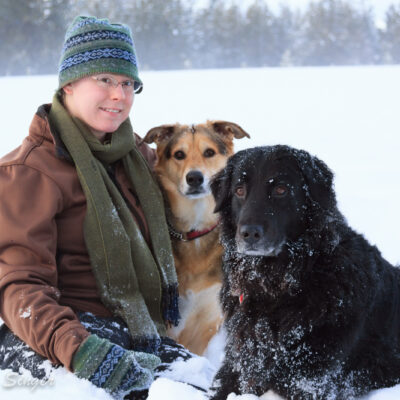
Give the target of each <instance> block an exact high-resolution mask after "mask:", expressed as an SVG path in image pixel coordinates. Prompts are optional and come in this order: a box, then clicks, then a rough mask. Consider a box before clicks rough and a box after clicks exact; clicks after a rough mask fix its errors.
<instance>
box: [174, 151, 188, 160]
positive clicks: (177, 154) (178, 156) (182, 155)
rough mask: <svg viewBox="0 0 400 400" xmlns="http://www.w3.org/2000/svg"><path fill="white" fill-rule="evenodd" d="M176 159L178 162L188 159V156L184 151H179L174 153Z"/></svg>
mask: <svg viewBox="0 0 400 400" xmlns="http://www.w3.org/2000/svg"><path fill="white" fill-rule="evenodd" d="M174 157H175V158H176V159H177V160H183V159H184V158H185V157H186V154H185V153H184V152H183V151H182V150H178V151H176V152H175V153H174Z"/></svg>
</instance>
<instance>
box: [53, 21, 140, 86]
mask: <svg viewBox="0 0 400 400" xmlns="http://www.w3.org/2000/svg"><path fill="white" fill-rule="evenodd" d="M106 72H109V73H114V74H118V75H126V76H129V77H130V78H132V79H133V80H134V81H135V92H136V93H139V92H141V90H142V88H143V83H142V81H141V80H140V78H139V74H138V64H137V59H136V54H135V46H134V43H133V39H132V34H131V30H130V29H129V27H128V26H126V25H123V24H111V23H110V22H109V21H108V20H107V19H98V18H96V17H84V16H79V17H76V18H75V19H74V20H73V22H72V24H71V25H70V26H69V27H68V29H67V32H66V34H65V41H64V47H63V49H62V54H61V58H60V64H59V69H58V82H59V88H62V87H63V86H65V85H67V84H68V83H70V82H73V81H76V80H78V79H80V78H82V77H84V76H88V75H93V74H99V73H106Z"/></svg>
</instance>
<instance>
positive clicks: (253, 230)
mask: <svg viewBox="0 0 400 400" xmlns="http://www.w3.org/2000/svg"><path fill="white" fill-rule="evenodd" d="M239 234H240V236H241V237H242V238H243V240H244V241H245V242H246V243H247V244H255V243H257V242H258V241H259V240H260V239H261V238H262V237H263V235H264V229H263V227H262V226H261V225H242V226H241V227H240V229H239Z"/></svg>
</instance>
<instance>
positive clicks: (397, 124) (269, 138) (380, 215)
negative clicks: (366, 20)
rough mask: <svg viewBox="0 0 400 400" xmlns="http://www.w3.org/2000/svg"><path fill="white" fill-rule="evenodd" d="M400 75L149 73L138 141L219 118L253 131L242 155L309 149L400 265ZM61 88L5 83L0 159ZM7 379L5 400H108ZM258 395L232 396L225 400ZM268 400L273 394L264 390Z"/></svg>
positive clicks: (346, 209) (67, 384)
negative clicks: (168, 127) (282, 147)
mask: <svg viewBox="0 0 400 400" xmlns="http://www.w3.org/2000/svg"><path fill="white" fill-rule="evenodd" d="M399 76H400V66H383V67H328V68H276V69H274V68H262V69H239V70H204V71H168V72H144V73H142V79H143V81H144V91H143V93H142V94H140V95H138V96H137V97H136V99H135V104H134V107H133V111H132V114H131V118H132V122H133V126H134V128H135V130H136V131H137V132H138V133H139V134H140V135H141V136H144V135H145V134H146V132H147V131H148V130H149V129H150V128H152V127H154V126H157V125H161V124H165V123H175V122H180V123H188V124H191V123H198V122H203V121H205V120H206V119H222V120H229V121H233V122H236V123H238V124H239V125H241V126H242V127H243V128H244V129H245V130H246V131H247V132H248V133H249V134H250V135H251V139H250V140H249V139H241V140H238V141H237V142H236V149H237V150H240V149H244V148H246V147H252V146H256V145H270V144H277V143H281V144H288V145H291V146H294V147H298V148H302V149H305V150H307V151H310V152H311V153H312V154H315V155H317V156H318V157H319V158H321V159H323V160H324V161H325V162H326V163H327V164H328V166H329V167H330V168H331V169H332V170H333V171H334V172H335V175H336V179H335V182H336V185H335V186H336V193H337V197H338V201H339V207H340V209H341V210H342V212H343V213H344V215H345V216H346V217H347V219H348V222H349V224H350V225H351V226H352V227H353V228H355V229H356V230H357V231H359V232H361V233H363V234H364V235H365V236H366V237H367V239H368V240H369V241H370V242H371V243H373V244H376V245H377V246H378V248H379V249H380V250H381V252H382V254H383V256H384V257H385V258H387V259H388V261H390V262H391V263H393V264H396V263H399V262H400V252H399V245H398V244H399V243H400V233H399V232H400V231H399V229H398V227H399V225H400V208H399V207H398V199H399V198H400V179H399V178H400V162H399V153H400V138H399V137H400V136H399V131H400V130H399V128H400V119H399V112H398V94H399V93H400V79H399ZM56 87H57V77H56V76H34V77H11V78H10V77H7V78H0V92H1V93H2V96H1V98H0V110H1V116H2V118H1V119H2V125H3V128H2V129H3V134H2V140H1V144H0V156H2V155H4V154H5V153H7V152H9V151H11V150H12V149H13V148H15V147H16V146H18V145H19V143H20V142H21V140H22V139H23V137H24V136H26V135H27V132H28V126H29V123H30V121H31V119H32V116H33V114H34V112H35V111H36V109H37V107H38V106H39V105H40V104H42V103H45V102H51V98H52V95H53V94H54V91H55V89H56ZM24 311H25V310H24ZM23 315H24V314H23ZM26 315H27V314H26ZM27 316H28V315H27ZM0 323H1V322H0ZM222 346H223V335H220V336H219V337H218V338H216V339H215V340H214V341H213V342H212V343H211V345H210V348H209V349H208V352H207V357H208V358H209V360H210V361H211V362H212V363H213V364H214V365H215V366H217V365H218V364H219V363H220V362H221V357H222V354H223V353H222ZM195 364H196V362H195ZM177 367H179V365H178V366H177ZM196 371H199V365H193V366H191V368H190V369H189V370H186V371H182V370H180V374H181V376H180V378H185V377H186V378H191V379H194V382H199V383H200V381H202V383H204V380H207V379H208V380H209V379H210V374H211V372H210V369H206V372H204V373H201V374H200V376H198V375H196ZM6 374H7V372H5V371H0V398H1V399H2V400H3V399H5V400H7V399H13V400H25V399H27V398H29V399H39V398H40V400H47V399H49V400H50V399H51V400H54V398H55V396H56V397H57V400H67V399H68V400H69V399H70V398H74V400H81V399H82V400H91V399H110V396H108V395H107V394H106V393H105V392H103V391H101V390H99V389H97V388H95V387H94V386H93V385H91V384H90V383H89V382H87V381H82V380H78V379H77V378H75V377H74V375H73V374H71V373H68V372H67V371H65V370H64V369H59V370H57V371H56V372H55V373H54V375H53V377H54V386H51V385H49V384H48V385H45V386H43V387H41V386H38V387H36V389H35V390H31V389H29V388H28V387H21V386H19V385H18V384H16V385H15V386H14V387H12V388H4V387H3V385H4V383H5V382H6V381H7V376H6ZM22 383H23V382H22ZM254 398H255V397H254V396H250V395H244V396H236V395H234V394H231V395H230V396H229V400H251V399H254ZM399 398H400V385H399V386H397V387H394V388H390V389H381V390H378V391H376V392H375V393H372V394H370V396H369V397H368V400H392V399H396V400H397V399H399ZM149 399H150V400H169V399H171V400H172V399H174V400H176V399H179V400H185V399H193V400H205V399H206V397H205V396H204V394H202V393H200V392H197V391H195V389H193V388H192V387H191V386H188V385H185V384H182V383H179V382H173V381H172V380H171V379H167V378H161V379H159V380H157V381H155V382H154V383H153V385H152V387H151V389H150V394H149ZM263 399H265V400H266V399H269V400H272V399H274V400H276V397H274V394H272V393H268V394H267V395H264V396H263Z"/></svg>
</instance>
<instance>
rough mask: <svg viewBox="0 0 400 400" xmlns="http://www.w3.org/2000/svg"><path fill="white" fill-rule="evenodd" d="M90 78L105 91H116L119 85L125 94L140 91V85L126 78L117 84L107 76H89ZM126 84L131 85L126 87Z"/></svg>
mask: <svg viewBox="0 0 400 400" xmlns="http://www.w3.org/2000/svg"><path fill="white" fill-rule="evenodd" d="M91 78H92V79H93V80H95V81H96V82H97V85H98V86H99V87H101V88H103V89H106V90H110V89H111V88H114V89H116V88H117V87H118V86H119V85H121V88H122V90H123V91H124V93H126V94H133V93H140V92H141V91H142V84H141V83H139V82H137V81H135V80H134V79H129V78H128V79H124V80H123V81H121V82H118V81H117V80H116V79H115V78H113V77H112V76H110V75H107V74H100V75H91ZM104 79H108V80H109V81H108V82H106V81H104ZM128 82H129V83H131V84H130V85H128V84H127V83H128ZM131 88H132V89H131Z"/></svg>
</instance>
